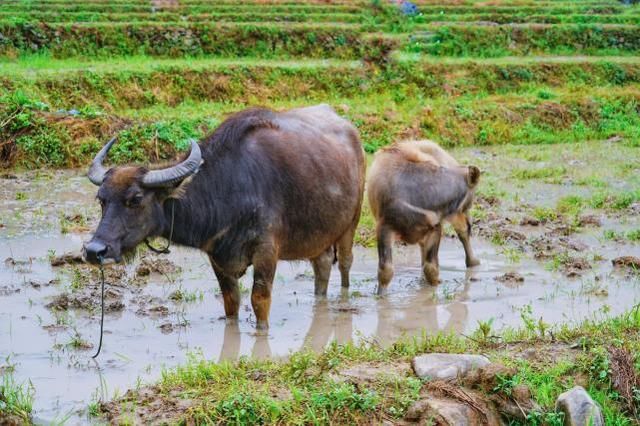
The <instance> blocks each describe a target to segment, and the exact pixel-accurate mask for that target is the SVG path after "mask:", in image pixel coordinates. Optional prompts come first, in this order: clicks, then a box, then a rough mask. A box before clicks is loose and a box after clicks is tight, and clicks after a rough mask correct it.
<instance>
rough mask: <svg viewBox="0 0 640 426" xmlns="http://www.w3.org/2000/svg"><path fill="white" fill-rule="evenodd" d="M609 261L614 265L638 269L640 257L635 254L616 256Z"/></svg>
mask: <svg viewBox="0 0 640 426" xmlns="http://www.w3.org/2000/svg"><path fill="white" fill-rule="evenodd" d="M611 263H613V266H616V267H621V266H626V267H627V268H633V269H640V258H638V257H635V256H621V257H616V258H615V259H613V260H612V261H611Z"/></svg>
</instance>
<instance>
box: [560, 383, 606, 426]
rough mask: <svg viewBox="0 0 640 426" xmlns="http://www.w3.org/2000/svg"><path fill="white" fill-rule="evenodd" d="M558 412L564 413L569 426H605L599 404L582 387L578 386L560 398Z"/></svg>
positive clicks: (565, 421)
mask: <svg viewBox="0 0 640 426" xmlns="http://www.w3.org/2000/svg"><path fill="white" fill-rule="evenodd" d="M556 412H561V413H564V424H565V425H567V426H586V425H591V426H604V418H603V417H602V411H601V410H600V407H599V406H598V404H596V403H595V402H594V401H593V399H591V397H590V396H589V394H588V393H587V391H585V390H584V388H583V387H582V386H576V387H574V388H572V389H570V390H568V391H566V392H564V393H562V394H560V396H559V397H558V400H557V401H556Z"/></svg>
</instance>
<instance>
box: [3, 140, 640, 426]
mask: <svg viewBox="0 0 640 426" xmlns="http://www.w3.org/2000/svg"><path fill="white" fill-rule="evenodd" d="M616 146H619V144H617V145H616ZM545 149H546V148H544V147H535V153H536V156H544V155H545ZM563 149H564V148H563ZM567 149H568V148H567ZM490 151H491V150H489V149H486V152H490ZM457 154H459V156H460V157H462V159H464V158H465V156H467V157H469V160H470V161H468V162H470V163H474V164H478V165H479V166H481V168H482V169H483V170H484V171H485V172H486V174H485V175H484V176H483V179H484V181H483V183H481V187H482V185H485V186H487V187H489V186H490V185H491V183H492V180H493V181H494V182H497V184H496V191H495V192H496V194H495V195H494V194H491V193H484V194H483V193H481V194H480V196H479V200H478V203H477V204H476V207H475V209H476V210H478V214H476V216H475V219H474V225H473V229H474V231H473V233H474V237H473V239H472V244H473V246H474V249H475V251H476V255H477V256H478V257H479V258H480V259H481V262H482V264H481V265H480V266H478V267H475V268H473V269H467V268H466V267H465V265H464V256H463V250H462V248H461V246H460V243H459V242H458V241H457V239H455V238H444V239H443V241H442V244H441V251H440V273H441V280H442V283H441V284H440V285H439V286H437V287H431V286H429V285H425V284H424V283H422V281H421V279H420V273H421V268H420V266H419V265H420V261H419V249H418V248H417V247H405V246H398V247H396V248H395V251H394V267H395V276H394V279H393V281H392V282H391V285H390V288H389V295H388V296H387V297H384V298H378V297H376V296H375V295H374V292H375V288H376V274H377V256H376V251H375V249H374V248H362V247H358V248H356V250H355V261H354V266H353V269H352V287H351V288H350V289H349V290H348V291H343V290H342V289H341V288H340V284H339V274H338V271H337V269H336V270H334V271H333V273H332V277H331V283H330V287H329V296H328V297H327V298H326V299H317V298H316V297H314V295H313V275H312V272H311V271H312V269H311V266H310V265H309V264H308V263H307V262H291V263H289V262H281V263H280V264H279V265H278V270H277V272H276V278H275V282H274V294H273V305H272V312H271V329H270V331H269V333H268V335H262V334H256V332H255V328H254V321H255V318H254V317H253V313H252V311H251V309H250V297H249V292H248V290H247V289H250V288H251V271H249V273H248V274H247V276H246V277H244V278H242V280H241V282H242V288H243V291H242V296H243V301H242V308H241V312H240V320H239V321H238V322H237V323H235V324H226V322H225V321H224V317H223V315H224V313H223V312H224V311H223V307H222V297H221V295H220V291H219V288H218V285H217V282H216V280H215V277H214V274H213V272H212V270H211V266H210V264H209V261H208V259H207V258H206V256H204V255H203V254H202V253H200V252H198V251H195V250H190V249H185V248H180V247H176V248H175V249H172V253H171V254H170V255H168V256H156V255H151V254H150V253H149V252H145V251H142V252H141V253H140V254H139V255H138V256H137V258H135V259H134V260H133V261H132V262H131V263H130V264H127V265H122V266H109V267H108V268H106V269H105V275H106V281H107V287H106V288H107V313H106V315H105V334H104V346H103V349H102V353H101V355H100V357H99V358H98V359H97V360H96V361H94V360H92V359H91V358H90V355H91V351H87V350H81V348H82V346H83V344H85V343H86V344H90V345H94V346H95V345H96V344H97V342H98V331H99V310H98V307H99V301H100V299H99V291H100V287H99V284H100V281H99V273H98V270H97V268H94V267H90V266H87V265H84V264H82V263H78V262H77V256H76V255H72V256H70V257H65V254H67V253H71V252H77V251H78V250H79V249H80V247H81V246H82V242H83V240H86V239H88V238H89V234H88V233H85V232H83V231H81V230H80V231H79V230H78V228H77V227H69V222H70V219H74V217H76V215H80V216H81V217H82V218H85V219H78V222H79V223H83V222H84V221H85V220H86V226H87V228H88V229H90V228H92V227H93V226H95V218H97V217H98V215H99V208H98V206H97V203H96V202H95V187H93V186H92V185H91V184H90V183H88V182H86V178H85V177H84V176H83V171H77V172H75V171H65V172H55V173H26V174H25V173H15V176H12V177H11V178H0V198H1V199H2V203H0V223H2V224H3V225H4V226H3V227H2V228H0V259H1V260H5V259H6V261H2V262H0V307H1V309H0V359H1V360H4V359H6V358H7V357H9V359H10V360H11V365H15V372H14V374H15V377H16V379H17V380H18V381H19V382H21V381H25V380H31V382H32V383H33V385H34V387H35V389H36V395H35V407H34V409H35V411H34V416H35V420H36V421H37V422H41V423H49V422H52V421H55V420H60V419H62V418H64V417H66V416H70V421H71V423H74V424H75V423H86V422H90V421H91V420H90V419H89V418H88V417H87V414H86V411H87V405H88V404H89V403H90V402H92V401H98V400H100V401H108V400H110V399H111V398H112V397H113V396H114V395H115V394H116V393H117V394H119V395H124V394H125V393H126V391H127V389H131V388H133V387H136V386H137V384H138V383H139V382H141V383H152V382H154V381H155V380H157V378H158V377H159V375H160V372H161V370H162V368H164V367H171V366H175V365H178V364H180V363H183V362H185V360H186V359H187V356H188V354H189V353H192V352H198V353H200V352H201V353H202V354H203V355H204V356H205V357H206V358H207V359H213V360H223V359H231V360H233V359H237V358H238V357H239V356H241V355H252V356H256V357H281V356H287V354H288V353H290V352H291V351H295V350H298V349H300V348H302V347H304V346H307V347H310V348H312V349H314V350H322V349H323V348H324V347H325V346H326V345H327V344H328V343H329V342H330V341H331V340H337V341H338V342H347V341H350V340H354V339H361V338H367V339H375V341H376V342H379V343H380V344H382V345H386V344H389V343H390V342H393V341H395V340H397V339H398V338H399V337H401V336H405V335H409V336H410V335H414V334H418V333H421V332H422V330H423V329H426V331H427V332H429V333H435V332H438V331H446V332H450V331H452V332H456V333H465V334H467V335H468V334H470V333H471V332H473V331H474V330H475V329H476V328H477V326H478V321H487V320H489V319H491V318H493V320H494V321H493V328H494V330H499V329H500V328H503V327H505V326H512V327H519V326H521V325H522V319H521V313H522V312H523V309H525V308H526V309H530V311H531V314H532V315H533V316H534V317H535V318H540V317H541V318H543V319H544V321H545V322H546V323H549V324H558V323H563V322H577V321H580V320H582V319H584V318H591V317H593V316H594V315H598V316H602V315H603V314H607V315H614V314H617V313H621V312H624V311H626V310H628V309H630V308H631V307H633V306H634V305H635V304H637V303H638V300H640V285H639V284H640V278H639V275H638V273H637V267H638V265H640V261H638V258H640V247H639V246H638V244H637V243H632V242H629V241H615V240H605V239H603V238H602V232H603V228H604V229H613V230H616V231H624V230H628V229H634V228H637V227H638V226H639V225H640V219H639V217H638V212H636V211H635V210H634V208H635V207H633V205H631V206H630V207H629V208H628V209H626V210H624V211H617V212H603V211H597V210H593V211H590V210H589V209H587V210H586V211H584V212H582V214H581V216H580V218H579V222H580V223H581V224H582V225H581V226H579V227H575V226H574V225H575V224H574V223H573V221H571V222H570V223H568V221H569V218H567V217H561V218H556V219H554V220H539V219H536V220H538V222H537V223H535V221H532V220H530V219H531V218H536V216H535V215H534V214H533V209H535V208H536V207H539V206H542V207H549V206H553V205H554V203H555V202H556V201H557V200H558V199H560V198H562V197H564V196H566V195H572V194H582V195H584V194H588V193H589V190H588V189H587V188H584V187H583V186H573V185H571V184H568V183H566V182H564V181H562V182H560V183H556V184H549V183H544V182H541V181H539V180H537V181H536V180H534V181H530V182H524V183H519V184H518V185H514V184H512V180H510V179H509V178H508V176H509V173H510V168H512V167H519V168H523V167H525V166H526V164H527V162H526V161H525V160H523V159H522V158H520V155H521V153H517V155H516V154H514V155H513V156H512V157H508V155H507V154H505V153H504V152H499V154H500V156H501V158H502V157H508V158H511V160H509V161H508V162H506V163H501V164H500V166H499V167H497V166H496V165H495V164H494V162H495V158H496V157H495V156H494V155H481V154H478V153H476V151H475V150H463V151H460V152H458V153H457ZM578 154H580V153H578ZM578 154H576V153H572V155H574V156H577V157H580V155H582V154H580V155H578ZM587 155H589V154H588V152H587V153H585V156H587ZM557 157H558V161H564V160H565V159H566V158H565V157H566V155H564V154H561V155H558V156H557ZM611 157H612V158H613V159H614V160H615V159H616V158H617V157H616V153H615V152H613V153H611ZM580 158H581V161H583V162H586V160H585V159H582V157H580ZM576 167H577V166H576ZM567 170H568V172H571V168H570V166H567ZM602 170H607V169H606V168H602ZM492 175H493V176H492ZM614 178H615V179H614ZM616 179H617V180H616ZM611 180H612V182H614V181H615V182H616V183H615V184H616V185H619V186H620V187H622V188H625V187H626V186H625V184H624V183H622V184H620V183H619V182H618V181H619V179H618V178H617V177H616V176H614V177H612V178H611ZM612 185H613V183H612ZM18 194H22V195H20V196H18ZM590 215H591V216H594V217H595V218H597V219H598V222H599V223H600V225H601V226H600V227H598V226H597V225H596V221H595V220H592V219H587V216H590ZM72 222H73V221H72ZM63 231H67V232H64V233H63ZM359 232H363V233H367V232H370V230H366V229H361V230H360V231H359ZM496 235H497V236H496ZM621 256H627V257H623V258H621V260H615V259H617V258H620V257H621ZM58 259H59V260H58ZM52 260H54V262H53V263H54V264H56V265H58V266H52ZM612 261H613V262H612ZM636 262H637V263H636ZM618 265H621V266H618ZM633 265H636V266H635V268H634V266H633ZM569 271H575V272H576V275H575V276H573V277H572V278H567V276H566V274H567V273H568V272H569ZM528 349H530V348H520V349H519V348H514V351H515V352H514V353H516V354H517V356H522V357H526V356H547V354H536V353H527V350H528ZM549 356H552V354H551V355H549ZM354 380H355V379H354ZM149 398H151V399H150V400H149V404H151V405H153V404H156V405H163V404H164V405H166V406H167V407H174V405H172V404H173V403H174V402H175V404H180V402H179V401H178V400H177V399H176V400H175V401H173V402H171V401H164V400H162V401H155V400H154V399H153V397H152V396H149ZM183 408H184V407H180V406H176V408H175V409H176V410H178V409H183ZM168 411H170V410H169V409H168ZM165 414H166V413H165ZM157 415H164V414H162V413H158V414H157Z"/></svg>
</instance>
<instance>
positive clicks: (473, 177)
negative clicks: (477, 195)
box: [467, 166, 480, 188]
mask: <svg viewBox="0 0 640 426" xmlns="http://www.w3.org/2000/svg"><path fill="white" fill-rule="evenodd" d="M479 181H480V169H479V168H477V167H476V166H469V172H468V173H467V185H469V188H475V186H476V185H477V184H478V182H479Z"/></svg>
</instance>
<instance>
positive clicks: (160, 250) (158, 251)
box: [144, 201, 176, 254]
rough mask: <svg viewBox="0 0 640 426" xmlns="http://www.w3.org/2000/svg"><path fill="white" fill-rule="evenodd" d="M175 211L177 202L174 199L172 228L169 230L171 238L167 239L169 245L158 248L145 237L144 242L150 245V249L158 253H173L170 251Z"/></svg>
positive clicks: (172, 204) (172, 203)
mask: <svg viewBox="0 0 640 426" xmlns="http://www.w3.org/2000/svg"><path fill="white" fill-rule="evenodd" d="M175 211H176V202H175V201H172V202H171V229H170V231H169V240H168V241H167V246H166V247H164V248H160V249H157V248H155V247H153V246H152V245H151V243H150V242H149V239H148V238H145V239H144V243H145V244H146V245H147V247H149V250H151V251H152V252H154V253H157V254H168V253H171V252H170V251H169V247H171V240H172V239H173V222H174V219H175Z"/></svg>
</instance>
